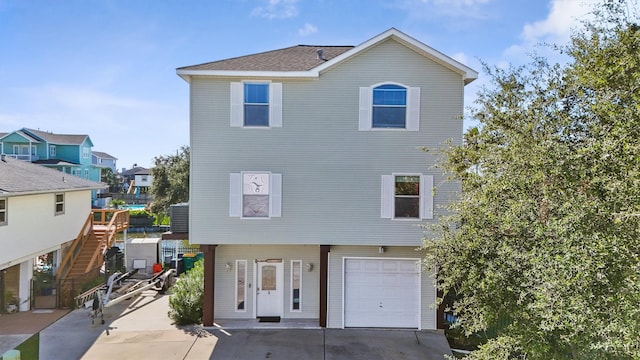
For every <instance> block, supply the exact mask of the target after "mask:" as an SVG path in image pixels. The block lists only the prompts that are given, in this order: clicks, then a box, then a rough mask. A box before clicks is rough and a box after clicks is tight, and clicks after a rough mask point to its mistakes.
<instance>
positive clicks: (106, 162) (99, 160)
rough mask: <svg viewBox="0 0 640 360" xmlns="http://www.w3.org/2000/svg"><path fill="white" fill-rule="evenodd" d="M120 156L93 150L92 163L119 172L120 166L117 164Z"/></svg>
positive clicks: (115, 172)
mask: <svg viewBox="0 0 640 360" xmlns="http://www.w3.org/2000/svg"><path fill="white" fill-rule="evenodd" d="M117 160H118V158H116V157H115V156H111V155H109V154H107V153H106V152H101V151H92V152H91V163H92V164H93V165H96V166H98V167H101V168H109V169H111V171H112V172H113V173H114V174H117V173H118V168H117V166H116V161H117Z"/></svg>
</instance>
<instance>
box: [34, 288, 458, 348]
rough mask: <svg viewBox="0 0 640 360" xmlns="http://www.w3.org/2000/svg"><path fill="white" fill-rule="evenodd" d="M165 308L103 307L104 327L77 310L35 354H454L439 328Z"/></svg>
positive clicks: (152, 298)
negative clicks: (341, 324) (184, 315)
mask: <svg viewBox="0 0 640 360" xmlns="http://www.w3.org/2000/svg"><path fill="white" fill-rule="evenodd" d="M168 310H169V296H168V295H160V294H158V293H156V292H155V291H151V292H149V293H143V294H142V295H141V296H138V297H136V298H134V299H133V300H129V301H125V302H123V303H121V304H118V305H116V306H114V307H112V308H107V309H106V312H105V324H104V325H102V324H100V322H99V321H98V322H96V324H93V325H92V324H91V319H90V317H89V314H90V311H89V310H87V309H78V310H74V311H72V312H71V313H69V314H67V315H66V316H64V317H63V318H61V319H60V320H58V321H56V322H55V323H53V324H52V325H51V326H49V327H47V328H46V329H44V330H43V331H41V332H40V359H42V360H59V359H70V360H72V359H96V360H100V359H136V360H137V359H153V360H157V359H194V360H195V359H198V360H200V359H239V360H242V359H300V360H305V359H309V360H342V359H345V360H346V359H356V360H358V359H363V360H364V359H367V360H369V359H374V360H375V359H423V360H424V359H427V360H428V359H444V354H451V352H450V350H449V345H448V343H447V340H446V338H445V337H444V335H443V334H442V333H441V332H438V331H412V330H365V329H347V330H340V329H320V328H313V326H310V327H307V328H306V329H300V328H296V329H291V328H286V327H287V322H283V323H281V324H277V327H275V326H274V328H260V329H255V328H250V327H252V326H254V325H256V322H253V321H246V322H244V325H246V326H242V324H243V323H242V322H230V323H229V326H225V325H222V327H214V328H202V327H200V326H187V327H177V326H175V325H172V324H171V320H170V319H169V318H168V316H167V312H168ZM223 324H224V322H223ZM289 324H290V325H293V326H298V324H297V323H296V322H295V321H294V322H291V323H289ZM274 325H276V324H274ZM243 327H244V328H243ZM248 327H249V328H248Z"/></svg>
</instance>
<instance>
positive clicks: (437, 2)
mask: <svg viewBox="0 0 640 360" xmlns="http://www.w3.org/2000/svg"><path fill="white" fill-rule="evenodd" d="M490 1H491V0H395V2H394V3H393V6H395V7H398V8H400V9H403V10H405V11H407V13H408V14H409V15H410V16H411V17H414V18H425V17H426V18H429V17H440V16H448V17H456V18H457V17H463V18H483V17H485V16H486V14H485V13H483V12H481V11H478V9H479V8H480V6H481V5H484V4H486V3H488V2H490Z"/></svg>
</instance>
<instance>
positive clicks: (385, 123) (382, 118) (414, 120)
mask: <svg viewBox="0 0 640 360" xmlns="http://www.w3.org/2000/svg"><path fill="white" fill-rule="evenodd" d="M359 108H360V115H359V130H361V131H367V130H372V129H405V130H408V131H418V130H419V129H420V88H418V87H406V86H404V85H400V84H392V83H385V84H380V85H373V86H370V87H361V88H360V102H359Z"/></svg>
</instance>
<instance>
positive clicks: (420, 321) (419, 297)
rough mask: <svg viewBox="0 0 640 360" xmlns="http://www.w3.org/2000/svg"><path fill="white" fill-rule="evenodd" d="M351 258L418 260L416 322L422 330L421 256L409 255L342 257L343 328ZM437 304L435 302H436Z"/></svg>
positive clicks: (343, 326) (343, 325)
mask: <svg viewBox="0 0 640 360" xmlns="http://www.w3.org/2000/svg"><path fill="white" fill-rule="evenodd" d="M349 259H353V260H399V261H415V262H416V266H417V267H418V285H419V287H418V289H417V292H418V312H417V315H418V316H417V319H416V322H417V323H418V324H417V329H418V330H422V267H421V266H420V264H421V258H407V257H379V256H375V257H374V256H343V257H342V326H341V328H342V329H344V328H345V313H346V311H345V309H346V307H345V303H346V297H345V293H346V282H345V278H346V275H345V274H346V273H347V271H346V270H347V269H346V263H347V260H349ZM434 304H435V302H434Z"/></svg>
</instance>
